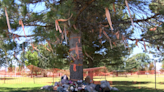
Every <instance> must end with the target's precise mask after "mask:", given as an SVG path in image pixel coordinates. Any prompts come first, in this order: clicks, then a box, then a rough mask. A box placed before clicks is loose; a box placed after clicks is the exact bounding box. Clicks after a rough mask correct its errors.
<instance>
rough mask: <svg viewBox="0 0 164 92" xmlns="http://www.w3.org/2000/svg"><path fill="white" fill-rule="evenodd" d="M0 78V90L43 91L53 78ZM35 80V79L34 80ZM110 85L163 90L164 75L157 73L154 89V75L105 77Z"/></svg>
mask: <svg viewBox="0 0 164 92" xmlns="http://www.w3.org/2000/svg"><path fill="white" fill-rule="evenodd" d="M2 79H3V78H1V80H0V92H44V91H41V90H40V87H42V86H44V85H52V82H53V78H50V77H44V78H30V77H18V78H6V80H5V83H4V80H2ZM34 80H35V81H34ZM102 80H105V77H94V82H95V83H96V82H99V81H102ZM106 80H107V81H109V82H110V84H111V86H113V87H117V88H118V89H119V90H120V91H119V92H164V75H159V76H158V75H157V78H156V81H157V83H156V88H157V90H158V91H155V78H154V75H148V76H147V75H140V76H139V77H138V76H134V75H133V76H128V77H112V76H110V77H109V76H108V77H106ZM56 81H60V78H54V82H56Z"/></svg>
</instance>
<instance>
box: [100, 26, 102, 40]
mask: <svg viewBox="0 0 164 92" xmlns="http://www.w3.org/2000/svg"><path fill="white" fill-rule="evenodd" d="M101 33H102V29H101V28H100V30H99V38H100V37H101Z"/></svg>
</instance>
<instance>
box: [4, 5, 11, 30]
mask: <svg viewBox="0 0 164 92" xmlns="http://www.w3.org/2000/svg"><path fill="white" fill-rule="evenodd" d="M5 15H6V21H7V26H8V29H9V30H11V27H10V22H9V17H8V14H7V9H6V8H5Z"/></svg>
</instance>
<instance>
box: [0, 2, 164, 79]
mask: <svg viewBox="0 0 164 92" xmlns="http://www.w3.org/2000/svg"><path fill="white" fill-rule="evenodd" d="M163 2H164V1H163V0H158V1H157V0H154V1H151V0H89V1H88V0H1V1H0V5H1V12H2V13H1V14H0V17H1V18H0V23H1V25H0V28H1V30H0V33H1V34H0V35H1V38H3V43H9V42H10V43H12V45H11V46H10V47H11V48H12V50H14V51H15V54H19V52H22V51H23V50H22V49H23V48H24V49H25V51H28V50H29V48H28V47H27V46H32V49H34V50H38V51H39V52H41V51H40V49H39V47H38V45H39V44H40V43H47V44H49V45H47V46H46V47H45V48H48V49H49V50H50V52H52V55H54V56H58V55H59V54H58V53H60V54H61V53H62V54H63V55H62V58H68V57H69V58H68V60H69V62H70V61H73V62H72V63H71V64H70V66H71V67H70V72H71V73H72V74H75V73H77V71H78V72H79V73H81V74H82V72H83V71H82V68H83V64H84V67H85V63H86V62H89V63H90V64H89V67H94V66H93V64H91V63H99V64H100V65H102V64H101V63H102V62H104V63H107V64H109V65H110V64H111V65H112V64H113V63H115V64H117V63H116V61H121V58H120V57H121V56H126V55H128V54H130V49H132V48H133V47H134V45H133V44H130V43H128V41H129V40H131V41H135V44H136V45H138V43H141V44H142V45H143V47H144V50H145V51H149V50H148V48H154V47H155V48H157V49H158V50H160V51H161V52H162V51H163V20H162V19H163V14H164V13H163V11H164V9H163V7H162V5H163ZM39 4H41V5H42V6H43V10H42V11H34V9H35V8H37V6H38V5H39ZM35 6H36V7H35ZM6 20H8V21H6ZM7 26H8V27H7ZM24 27H30V29H29V30H24ZM27 33H28V34H27ZM6 34H7V35H6ZM23 39H25V40H24V41H23V42H25V43H26V44H25V45H22V46H24V47H23V48H22V47H21V45H20V44H22V43H19V41H22V40H23ZM146 42H148V43H149V44H150V45H147V44H146ZM36 46H37V47H36ZM62 46H65V48H68V49H64V47H62ZM20 47H21V48H22V49H21V48H20ZM57 47H59V48H58V49H55V50H54V48H57ZM60 47H62V48H60ZM5 48H6V47H5ZM2 49H3V48H2ZM102 51H104V52H105V53H104V54H102V53H101V52H102ZM63 52H64V53H63ZM96 52H100V53H96ZM42 53H43V52H42ZM13 54H14V53H13ZM45 56H46V55H45ZM97 58H98V59H97ZM103 58H104V59H103ZM100 59H101V60H100ZM83 61H84V62H83ZM108 61H109V62H108ZM141 61H142V60H141ZM119 63H120V62H119ZM76 65H77V66H76ZM75 67H77V69H76V68H75ZM76 70H77V71H76ZM79 76H82V75H78V74H76V75H75V77H74V76H72V77H71V78H75V79H77V77H79ZM79 78H80V79H81V78H82V77H79Z"/></svg>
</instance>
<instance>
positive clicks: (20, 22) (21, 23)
mask: <svg viewBox="0 0 164 92" xmlns="http://www.w3.org/2000/svg"><path fill="white" fill-rule="evenodd" d="M19 25H21V26H22V29H23V32H24V35H25V37H26V38H27V36H26V33H25V30H24V25H23V22H22V20H21V19H20V20H19Z"/></svg>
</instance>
